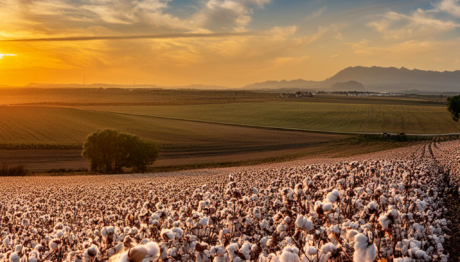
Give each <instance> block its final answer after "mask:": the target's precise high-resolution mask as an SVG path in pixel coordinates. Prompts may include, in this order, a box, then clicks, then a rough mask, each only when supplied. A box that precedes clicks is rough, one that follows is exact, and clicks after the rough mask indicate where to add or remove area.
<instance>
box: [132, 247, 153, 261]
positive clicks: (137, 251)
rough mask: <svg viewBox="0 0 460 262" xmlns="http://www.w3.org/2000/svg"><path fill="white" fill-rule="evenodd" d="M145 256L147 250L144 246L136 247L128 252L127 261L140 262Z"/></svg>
mask: <svg viewBox="0 0 460 262" xmlns="http://www.w3.org/2000/svg"><path fill="white" fill-rule="evenodd" d="M147 255H148V250H147V248H145V247H144V246H136V247H133V248H131V249H130V250H129V251H128V260H129V261H131V262H142V260H144V258H145V257H146V256H147Z"/></svg>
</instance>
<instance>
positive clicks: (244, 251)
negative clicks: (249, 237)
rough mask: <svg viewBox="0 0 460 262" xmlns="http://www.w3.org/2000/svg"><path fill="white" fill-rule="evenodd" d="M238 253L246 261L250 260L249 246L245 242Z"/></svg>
mask: <svg viewBox="0 0 460 262" xmlns="http://www.w3.org/2000/svg"><path fill="white" fill-rule="evenodd" d="M240 252H241V253H242V254H243V255H244V257H245V259H246V260H249V259H251V244H250V243H249V242H248V241H246V242H244V244H243V245H242V246H241V248H240Z"/></svg>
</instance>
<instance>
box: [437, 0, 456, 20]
mask: <svg viewBox="0 0 460 262" xmlns="http://www.w3.org/2000/svg"><path fill="white" fill-rule="evenodd" d="M435 7H436V8H437V10H439V11H444V12H446V13H449V14H451V15H453V16H455V17H460V1H459V0H443V1H441V2H439V3H438V4H436V5H435Z"/></svg>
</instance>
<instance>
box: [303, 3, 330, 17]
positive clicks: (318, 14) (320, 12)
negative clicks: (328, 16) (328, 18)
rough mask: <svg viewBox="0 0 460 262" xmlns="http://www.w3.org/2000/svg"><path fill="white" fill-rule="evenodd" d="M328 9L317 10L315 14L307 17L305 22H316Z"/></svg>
mask: <svg viewBox="0 0 460 262" xmlns="http://www.w3.org/2000/svg"><path fill="white" fill-rule="evenodd" d="M326 9H327V7H325V6H324V7H321V8H320V9H318V10H316V11H315V12H313V13H311V14H308V15H307V16H306V17H305V20H314V19H316V18H318V17H320V16H321V15H322V14H323V12H324V11H325V10H326Z"/></svg>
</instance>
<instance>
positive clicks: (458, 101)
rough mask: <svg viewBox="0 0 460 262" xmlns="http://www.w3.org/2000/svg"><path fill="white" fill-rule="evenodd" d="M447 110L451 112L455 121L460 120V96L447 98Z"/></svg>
mask: <svg viewBox="0 0 460 262" xmlns="http://www.w3.org/2000/svg"><path fill="white" fill-rule="evenodd" d="M447 110H449V112H450V114H451V115H452V119H453V120H454V121H457V122H458V120H459V118H460V96H452V97H449V98H447Z"/></svg>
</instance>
